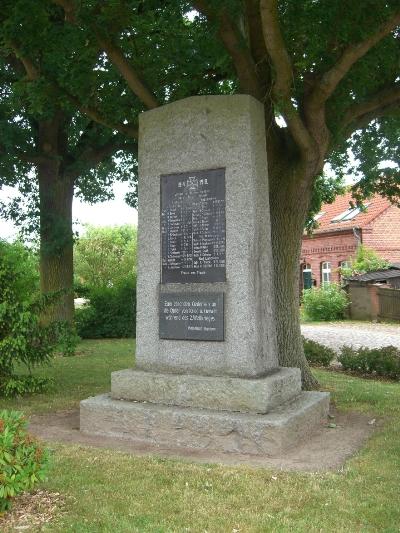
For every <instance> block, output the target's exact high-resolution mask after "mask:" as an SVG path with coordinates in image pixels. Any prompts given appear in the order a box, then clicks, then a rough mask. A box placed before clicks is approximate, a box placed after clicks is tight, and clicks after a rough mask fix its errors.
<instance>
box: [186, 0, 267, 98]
mask: <svg viewBox="0 0 400 533" xmlns="http://www.w3.org/2000/svg"><path fill="white" fill-rule="evenodd" d="M193 6H194V7H195V8H196V9H197V10H198V11H199V12H200V13H202V14H203V15H204V16H205V17H207V19H208V20H209V21H211V22H216V23H217V24H218V36H219V38H220V39H221V41H222V43H223V45H224V47H225V49H226V50H227V52H228V53H229V55H230V56H231V58H232V61H233V65H234V67H235V70H236V74H237V77H238V79H239V84H240V90H241V92H242V93H245V94H250V95H252V96H254V97H255V98H257V99H258V100H262V98H263V97H264V96H265V94H263V90H262V88H261V85H260V80H259V78H258V76H257V71H256V65H255V63H254V60H253V58H252V56H251V53H250V51H249V49H248V47H247V46H246V43H245V42H244V39H243V37H242V35H241V33H240V31H239V30H238V28H237V26H236V25H235V24H234V23H233V21H232V19H231V18H230V16H229V15H228V13H227V12H226V10H225V9H221V10H220V11H219V12H215V11H214V10H213V9H212V8H211V7H210V5H209V3H208V2H207V0H195V1H194V2H193Z"/></svg>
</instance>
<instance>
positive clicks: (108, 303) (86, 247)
mask: <svg viewBox="0 0 400 533" xmlns="http://www.w3.org/2000/svg"><path fill="white" fill-rule="evenodd" d="M75 276H76V279H77V283H76V287H77V292H78V293H79V295H80V296H84V297H85V298H87V299H88V300H89V304H87V305H85V306H84V307H83V308H81V309H77V310H76V311H75V323H76V328H77V332H78V334H79V335H80V336H81V337H83V338H92V339H97V338H101V337H113V338H117V337H133V336H134V335H135V324H136V228H135V227H134V226H129V225H125V226H115V227H102V228H95V227H90V226H89V227H88V229H87V232H86V233H85V235H84V236H83V237H82V238H80V239H79V241H78V242H77V243H76V246H75Z"/></svg>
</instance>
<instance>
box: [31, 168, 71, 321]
mask: <svg viewBox="0 0 400 533" xmlns="http://www.w3.org/2000/svg"><path fill="white" fill-rule="evenodd" d="M37 171H38V178H39V199H40V287H41V291H42V294H46V293H52V292H56V291H61V293H60V297H59V298H57V301H56V302H55V303H54V305H52V306H51V313H50V316H49V317H48V318H49V319H50V320H52V321H53V320H54V321H55V320H61V321H67V322H72V320H73V316H74V294H73V234H72V199H73V189H74V186H73V181H72V180H70V179H68V178H66V177H65V176H62V174H61V172H60V165H59V162H58V161H57V159H55V160H49V161H48V162H46V163H43V164H40V165H38V168H37Z"/></svg>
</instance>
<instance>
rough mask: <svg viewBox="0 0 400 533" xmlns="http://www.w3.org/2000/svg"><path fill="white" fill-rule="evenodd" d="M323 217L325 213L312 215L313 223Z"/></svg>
mask: <svg viewBox="0 0 400 533" xmlns="http://www.w3.org/2000/svg"><path fill="white" fill-rule="evenodd" d="M324 215H325V211H320V212H319V213H317V214H316V215H314V217H313V218H314V220H315V222H316V221H317V220H319V219H320V218H321V217H323V216H324Z"/></svg>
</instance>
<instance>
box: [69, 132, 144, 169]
mask: <svg viewBox="0 0 400 533" xmlns="http://www.w3.org/2000/svg"><path fill="white" fill-rule="evenodd" d="M136 149H137V144H136V143H123V142H121V140H118V139H115V138H114V139H111V140H110V141H108V142H107V143H105V144H104V145H103V146H98V147H96V148H94V147H88V148H87V149H86V150H84V151H83V152H81V153H80V154H78V155H77V157H74V158H73V159H72V162H71V163H70V164H69V165H68V166H67V167H66V169H65V172H66V174H68V176H69V177H70V178H71V179H76V178H77V177H78V176H79V175H80V174H81V173H82V167H81V165H82V164H84V165H85V166H86V167H88V168H94V167H96V166H97V165H98V164H99V163H101V162H102V161H104V159H105V158H107V157H109V156H111V155H113V154H115V153H116V152H118V151H120V150H131V151H135V150H136Z"/></svg>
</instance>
